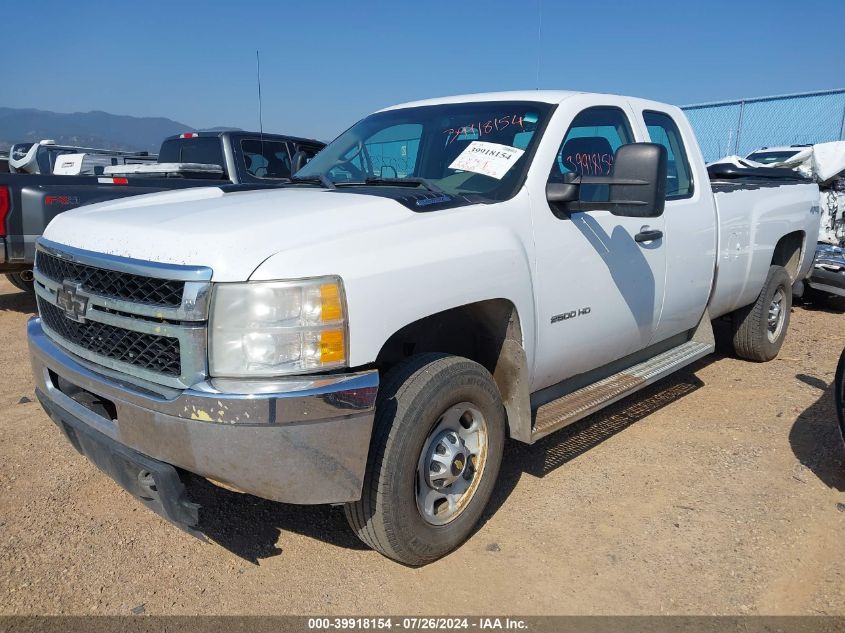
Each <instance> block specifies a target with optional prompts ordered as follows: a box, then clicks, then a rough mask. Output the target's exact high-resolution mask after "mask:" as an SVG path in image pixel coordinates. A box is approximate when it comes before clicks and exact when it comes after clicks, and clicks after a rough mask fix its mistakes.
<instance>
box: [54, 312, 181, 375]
mask: <svg viewBox="0 0 845 633" xmlns="http://www.w3.org/2000/svg"><path fill="white" fill-rule="evenodd" d="M38 313H39V314H40V315H41V319H42V321H43V322H44V325H46V326H47V327H48V328H49V329H50V330H52V331H53V332H54V333H55V334H56V335H57V336H59V337H61V338H62V339H64V340H66V341H67V342H69V343H71V344H73V345H77V346H79V347H81V348H83V349H85V350H87V351H89V352H92V353H94V354H98V355H100V356H105V357H106V358H111V359H112V360H116V361H118V362H121V363H126V364H127V365H132V366H135V367H140V368H141V369H145V370H148V371H153V372H156V373H160V374H163V375H165V376H174V377H176V376H179V375H181V373H182V367H181V360H180V358H181V357H180V352H179V339H176V338H170V337H167V336H157V335H155V334H144V333H143V332H135V331H133V330H126V329H123V328H120V327H116V326H114V325H108V324H106V323H99V322H97V321H86V322H85V323H78V322H76V321H72V320H70V319H68V318H67V317H66V316H65V313H64V311H63V310H61V309H60V308H58V307H56V306H54V305H52V304H50V303H47V302H46V301H45V300H44V299H42V298H41V297H38Z"/></svg>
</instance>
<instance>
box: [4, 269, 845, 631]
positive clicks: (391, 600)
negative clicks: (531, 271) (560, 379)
mask: <svg viewBox="0 0 845 633" xmlns="http://www.w3.org/2000/svg"><path fill="white" fill-rule="evenodd" d="M33 311H34V302H33V301H32V300H31V299H30V298H29V297H27V296H26V295H24V294H22V293H19V292H17V291H16V290H14V289H13V288H12V286H10V285H9V284H8V283H7V282H6V281H5V280H3V281H2V282H0V372H2V380H0V614H36V613H47V614H84V613H102V614H130V613H133V612H134V613H142V612H143V613H147V614H194V613H205V614H235V613H237V614H246V613H261V614H315V613H330V614H341V615H352V614H361V615H363V614H366V615H375V614H391V613H392V614H396V613H405V614H418V613H419V614H443V615H453V614H483V615H489V614H514V615H526V614H563V613H569V614H572V613H575V614H623V613H624V614H662V613H677V614H756V613H762V614H845V547H843V543H845V450H843V446H842V443H841V441H840V439H839V435H838V429H837V428H836V423H835V413H834V410H833V406H832V401H831V388H830V384H831V382H832V381H833V375H834V369H835V366H836V360H837V358H838V356H839V353H840V351H841V350H842V348H843V346H844V345H845V315H842V314H836V313H833V312H825V311H817V310H810V309H807V308H802V307H798V308H795V309H794V310H793V313H792V324H791V327H790V333H789V336H788V339H787V341H786V344H785V346H784V348H783V350H782V352H781V355H780V357H779V358H778V359H777V360H775V361H773V362H771V363H766V364H753V363H747V362H743V361H739V360H736V359H733V358H730V357H726V356H714V357H711V358H710V359H706V360H704V361H702V362H699V363H698V364H696V365H694V366H693V367H692V368H690V369H689V370H688V371H684V372H682V373H680V374H678V375H676V376H674V377H671V378H668V379H667V380H665V381H663V382H661V383H659V384H657V385H655V386H653V387H652V388H650V389H649V390H648V391H646V392H642V393H640V394H638V395H635V396H633V397H632V398H629V399H628V400H626V401H623V402H622V403H619V404H618V405H616V406H615V407H613V408H612V409H610V410H607V411H605V412H602V413H600V414H598V415H595V416H593V417H592V418H591V419H589V420H585V421H582V422H580V423H578V424H576V425H573V426H572V427H569V428H568V429H565V430H564V431H562V432H559V433H558V434H556V435H553V436H551V437H549V438H546V439H545V440H544V441H542V442H540V443H539V444H538V445H535V446H532V447H526V446H522V445H518V444H516V443H511V444H509V445H508V447H507V449H506V453H505V461H504V465H503V472H502V474H501V476H500V480H499V486H498V492H497V494H496V495H495V497H494V500H493V503H492V504H491V508H490V511H489V512H488V514H487V517H486V520H485V521H484V523H483V524H482V525H481V527H480V528H479V529H478V531H477V532H476V533H475V535H474V536H473V537H472V538H471V539H470V540H469V542H467V543H466V544H465V545H464V546H463V547H462V548H461V549H459V550H458V551H457V552H456V553H454V554H452V555H451V556H448V557H447V558H446V559H444V560H441V561H439V562H437V563H435V564H433V565H430V566H428V567H425V568H422V569H409V568H406V567H403V566H401V565H398V564H396V563H393V562H391V561H389V560H387V559H385V558H382V557H381V556H380V555H379V554H377V553H375V552H373V551H370V550H367V549H364V547H363V546H362V545H361V544H360V543H359V542H358V541H357V540H356V539H355V538H354V537H353V536H352V535H351V534H350V532H349V531H348V530H347V527H346V523H345V520H344V518H343V512H342V510H341V509H340V508H332V507H297V506H286V505H282V504H278V503H273V502H269V501H264V500H261V499H257V498H255V497H251V496H248V495H242V494H237V493H233V492H230V491H228V490H223V489H219V488H216V487H215V486H213V485H211V484H203V483H197V484H196V485H195V486H194V488H193V490H192V493H193V494H195V495H197V496H198V497H199V498H200V500H201V501H202V502H203V503H204V504H205V505H206V510H205V511H204V520H205V524H206V530H207V533H208V534H209V537H210V538H209V542H207V543H203V542H201V541H199V540H197V539H195V538H193V537H191V536H189V535H187V534H185V533H183V532H181V531H179V530H178V529H176V528H174V527H172V526H171V525H169V524H168V523H166V522H165V521H163V520H162V519H160V518H159V517H158V516H156V515H155V514H153V513H151V512H149V511H148V510H146V509H144V508H143V507H142V506H140V505H139V504H138V503H137V502H135V501H134V500H133V499H132V498H131V497H129V496H128V495H127V494H126V493H124V492H123V491H122V490H121V489H120V488H119V487H118V486H117V485H116V484H114V483H113V482H112V481H111V480H110V479H108V478H107V477H106V476H104V475H103V474H101V473H100V472H99V471H98V470H97V469H96V468H95V467H94V466H92V465H91V464H90V463H88V462H87V461H86V460H85V459H84V458H83V457H81V456H80V455H79V454H77V453H76V452H75V451H74V450H73V448H72V447H71V446H70V444H69V443H68V442H67V441H65V439H64V438H63V437H62V436H61V435H60V433H59V431H58V429H57V428H56V427H55V426H54V425H53V423H52V422H50V420H49V419H48V418H47V416H46V415H45V414H44V413H43V412H42V410H41V408H40V407H39V405H38V404H37V403H35V402H33V401H32V398H33V393H32V379H31V377H30V368H29V361H28V357H27V353H26V342H25V337H24V324H25V322H26V320H27V318H28V316H29V315H30V314H31V313H32V312H33Z"/></svg>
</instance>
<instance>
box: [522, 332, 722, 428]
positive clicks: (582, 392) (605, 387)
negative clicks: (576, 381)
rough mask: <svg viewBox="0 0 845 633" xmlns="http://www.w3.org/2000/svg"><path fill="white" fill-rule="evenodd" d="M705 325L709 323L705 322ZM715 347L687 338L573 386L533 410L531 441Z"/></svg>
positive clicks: (633, 390)
mask: <svg viewBox="0 0 845 633" xmlns="http://www.w3.org/2000/svg"><path fill="white" fill-rule="evenodd" d="M707 325H708V326H709V325H710V324H709V322H708V323H707ZM714 349H715V345H714V344H713V341H712V338H710V340H706V342H701V341H696V340H691V341H687V342H686V343H683V344H682V345H678V346H677V347H673V348H672V349H670V350H667V351H665V352H663V353H662V354H658V355H657V356H654V357H652V358H649V359H648V360H647V361H644V362H642V363H639V364H638V365H634V366H633V367H629V368H628V369H625V370H623V371H620V372H619V373H617V374H613V375H612V376H608V377H607V378H604V379H602V380H599V381H598V382H594V383H593V384H591V385H587V386H586V387H582V388H581V389H577V390H576V391H573V392H572V393H570V394H567V395H565V396H563V397H561V398H558V399H557V400H553V401H552V402H549V403H547V404H544V405H542V406H541V407H539V408H538V409H537V416H536V418H535V420H534V426H533V428H532V429H531V441H532V442H535V441H537V440H538V439H540V438H541V437H545V436H546V435H548V434H549V433H554V432H555V431H557V430H558V429H561V428H563V427H564V426H567V425H569V424H572V423H573V422H577V421H578V420H580V419H581V418H585V417H587V416H588V415H590V414H591V413H594V412H596V411H598V410H599V409H601V408H603V407H606V406H607V405H609V404H612V403H614V402H616V401H617V400H621V399H622V398H624V397H625V396H628V395H630V394H632V393H634V392H635V391H639V390H640V389H642V388H643V387H645V386H647V385H650V384H651V383H653V382H656V381H658V380H660V379H661V378H663V377H664V376H666V375H668V374H671V373H673V372H675V371H677V370H679V369H681V368H682V367H684V366H686V365H689V364H690V363H693V362H695V361H697V360H698V359H699V358H702V357H703V356H707V355H708V354H710V353H712V352H713V351H714Z"/></svg>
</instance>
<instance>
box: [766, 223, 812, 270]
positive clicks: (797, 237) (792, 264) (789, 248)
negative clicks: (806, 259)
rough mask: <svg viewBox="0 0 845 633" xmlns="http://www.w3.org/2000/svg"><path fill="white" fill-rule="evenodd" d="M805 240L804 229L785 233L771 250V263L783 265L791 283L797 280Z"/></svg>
mask: <svg viewBox="0 0 845 633" xmlns="http://www.w3.org/2000/svg"><path fill="white" fill-rule="evenodd" d="M805 240H806V233H804V231H793V232H792V233H787V234H786V235H784V236H783V237H781V238H780V239H779V240H778V242H777V244H775V250H774V251H773V252H772V262H771V263H772V265H773V266H781V267H783V268H784V269H785V270H786V272H787V274H788V275H789V278H790V279H791V280H792V282H793V283H795V282H796V281H797V280H798V271H799V267H800V265H801V255H802V253H803V252H804V242H805Z"/></svg>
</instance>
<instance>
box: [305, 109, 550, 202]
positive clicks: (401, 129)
mask: <svg viewBox="0 0 845 633" xmlns="http://www.w3.org/2000/svg"><path fill="white" fill-rule="evenodd" d="M552 108H553V106H552V105H550V104H547V103H534V102H525V101H487V102H473V103H450V104H443V105H433V106H420V107H414V108H402V109H399V110H388V111H387V112H379V113H376V114H373V115H371V116H369V117H367V118H365V119H363V120H361V121H359V122H358V123H356V124H355V125H354V126H352V127H351V128H349V129H348V130H347V131H346V132H344V133H343V134H341V135H340V136H339V137H338V138H337V139H335V140H334V141H332V142H331V143H330V144H329V145H328V146H327V147H326V148H325V149H323V150H322V151H321V152H320V153H319V154H317V155H316V156H315V157H314V158H313V159H312V160H311V162H309V163H308V164H307V165H305V167H303V168H302V169H300V170H299V172H297V174H296V176H295V179H306V178H307V179H312V180H314V181H315V182H320V181H322V185H323V186H326V185H331V184H332V183H334V185H335V186H337V187H344V186H345V187H354V186H362V185H367V186H378V185H388V186H389V185H395V186H412V187H413V186H418V187H423V188H426V189H429V190H434V191H437V192H438V193H445V194H449V195H452V196H455V195H463V196H480V197H481V198H487V199H494V200H504V199H507V198H510V197H511V196H513V195H514V194H515V193H516V191H517V189H518V187H519V186H520V185H521V184H522V180H523V178H524V176H525V172H526V170H527V168H528V164H529V161H530V157H531V155H532V153H533V149H534V146H535V145H536V144H537V141H538V139H539V136H540V135H539V134H538V131H539V130H541V129H542V127H543V126H544V125H545V123H546V120H547V118H548V116H549V113H550V112H551V110H552Z"/></svg>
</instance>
